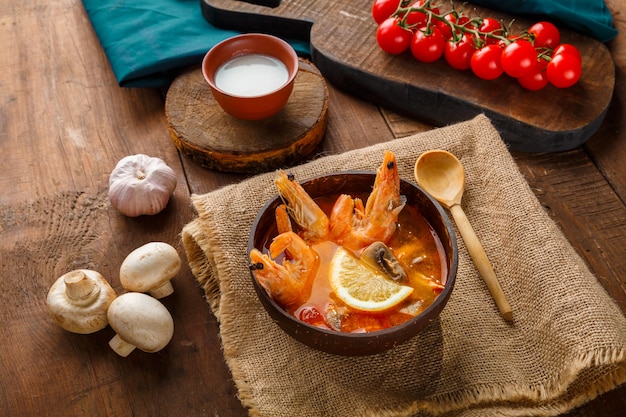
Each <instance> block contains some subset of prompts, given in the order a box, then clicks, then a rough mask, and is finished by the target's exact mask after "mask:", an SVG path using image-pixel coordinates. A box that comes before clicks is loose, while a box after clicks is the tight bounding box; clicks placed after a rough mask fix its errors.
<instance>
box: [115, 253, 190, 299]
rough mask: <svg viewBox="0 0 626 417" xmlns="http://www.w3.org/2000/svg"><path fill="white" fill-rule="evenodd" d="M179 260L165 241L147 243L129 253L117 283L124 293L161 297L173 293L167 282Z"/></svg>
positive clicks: (177, 269) (170, 284) (173, 273)
mask: <svg viewBox="0 0 626 417" xmlns="http://www.w3.org/2000/svg"><path fill="white" fill-rule="evenodd" d="M181 264H182V261H181V259H180V256H179V255H178V252H177V251H176V249H175V248H174V247H173V246H171V245H169V244H167V243H165V242H150V243H146V244H145V245H143V246H140V247H138V248H137V249H135V250H134V251H132V252H131V253H130V254H128V256H127V257H126V259H124V262H122V266H121V267H120V282H121V284H122V286H123V287H124V288H126V289H127V290H128V291H136V292H149V293H150V295H152V296H153V297H154V298H163V297H166V296H168V295H170V294H171V293H173V292H174V287H173V286H172V283H171V282H170V280H171V279H172V278H174V277H175V276H176V274H178V272H179V271H180V267H181Z"/></svg>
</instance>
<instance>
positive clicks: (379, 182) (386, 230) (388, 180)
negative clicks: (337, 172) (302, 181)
mask: <svg viewBox="0 0 626 417" xmlns="http://www.w3.org/2000/svg"><path fill="white" fill-rule="evenodd" d="M405 204H406V197H405V196H401V195H400V175H399V173H398V167H397V164H396V157H395V155H394V154H393V153H392V152H391V151H386V152H385V156H384V158H383V163H382V164H381V166H380V167H379V168H378V171H377V172H376V180H375V181H374V186H373V189H372V192H371V193H370V195H369V197H368V198H367V202H366V203H365V207H364V206H363V202H362V201H361V200H360V199H358V198H352V197H351V196H349V195H346V194H343V195H341V196H339V198H338V199H337V201H336V202H335V205H334V206H333V209H332V211H331V214H330V219H329V221H330V236H331V239H332V240H333V241H334V242H335V243H337V244H338V245H342V246H345V247H347V248H349V249H353V250H359V249H362V248H364V247H366V246H369V245H371V244H372V243H374V242H377V241H380V242H383V243H386V242H387V241H388V240H389V239H390V238H391V236H393V234H394V233H395V231H396V226H397V221H398V215H399V214H400V211H401V210H402V208H404V205H405Z"/></svg>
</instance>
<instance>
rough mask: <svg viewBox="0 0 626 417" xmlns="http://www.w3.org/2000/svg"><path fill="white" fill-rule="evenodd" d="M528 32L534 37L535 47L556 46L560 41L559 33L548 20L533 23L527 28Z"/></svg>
mask: <svg viewBox="0 0 626 417" xmlns="http://www.w3.org/2000/svg"><path fill="white" fill-rule="evenodd" d="M528 33H530V34H531V35H533V36H534V38H535V40H534V42H533V45H534V46H535V48H556V47H557V46H558V45H559V44H560V43H561V33H560V32H559V30H558V29H557V27H556V26H554V25H553V24H552V23H550V22H538V23H535V24H534V25H532V26H531V27H530V28H529V29H528Z"/></svg>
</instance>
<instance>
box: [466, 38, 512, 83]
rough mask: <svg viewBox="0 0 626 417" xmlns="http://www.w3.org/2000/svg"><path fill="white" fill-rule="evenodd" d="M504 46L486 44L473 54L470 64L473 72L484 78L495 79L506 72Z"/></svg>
mask: <svg viewBox="0 0 626 417" xmlns="http://www.w3.org/2000/svg"><path fill="white" fill-rule="evenodd" d="M501 57H502V48H501V47H500V46H498V45H495V44H492V45H485V46H483V47H482V48H480V49H479V50H477V51H476V52H474V54H473V55H472V59H471V61H470V66H471V68H472V72H473V73H474V74H475V75H476V76H477V77H478V78H482V79H483V80H495V79H496V78H498V77H499V76H501V75H502V73H503V72H504V71H503V70H502V62H501Z"/></svg>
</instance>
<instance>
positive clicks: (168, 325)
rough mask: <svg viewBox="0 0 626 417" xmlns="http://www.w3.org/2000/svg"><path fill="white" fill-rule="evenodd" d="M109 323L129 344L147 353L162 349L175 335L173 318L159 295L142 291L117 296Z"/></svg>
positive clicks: (110, 309) (108, 313)
mask: <svg viewBox="0 0 626 417" xmlns="http://www.w3.org/2000/svg"><path fill="white" fill-rule="evenodd" d="M107 316H108V320H109V325H110V326H111V327H112V328H113V330H115V332H116V333H117V335H118V336H119V337H120V338H121V339H122V340H124V341H125V342H127V343H130V344H131V345H133V346H136V347H137V348H138V349H140V350H143V351H144V352H157V351H159V350H161V349H163V348H164V347H165V346H166V345H167V344H168V343H169V342H170V340H171V339H172V336H173V335H174V320H173V319H172V315H171V314H170V312H169V311H168V310H167V308H166V307H165V306H164V305H163V304H162V303H161V302H160V301H159V300H157V299H156V298H153V297H150V296H149V295H147V294H144V293H139V292H128V293H125V294H122V295H120V296H118V297H117V298H116V299H115V300H114V301H113V302H112V303H111V305H110V306H109V310H108V312H107Z"/></svg>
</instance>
